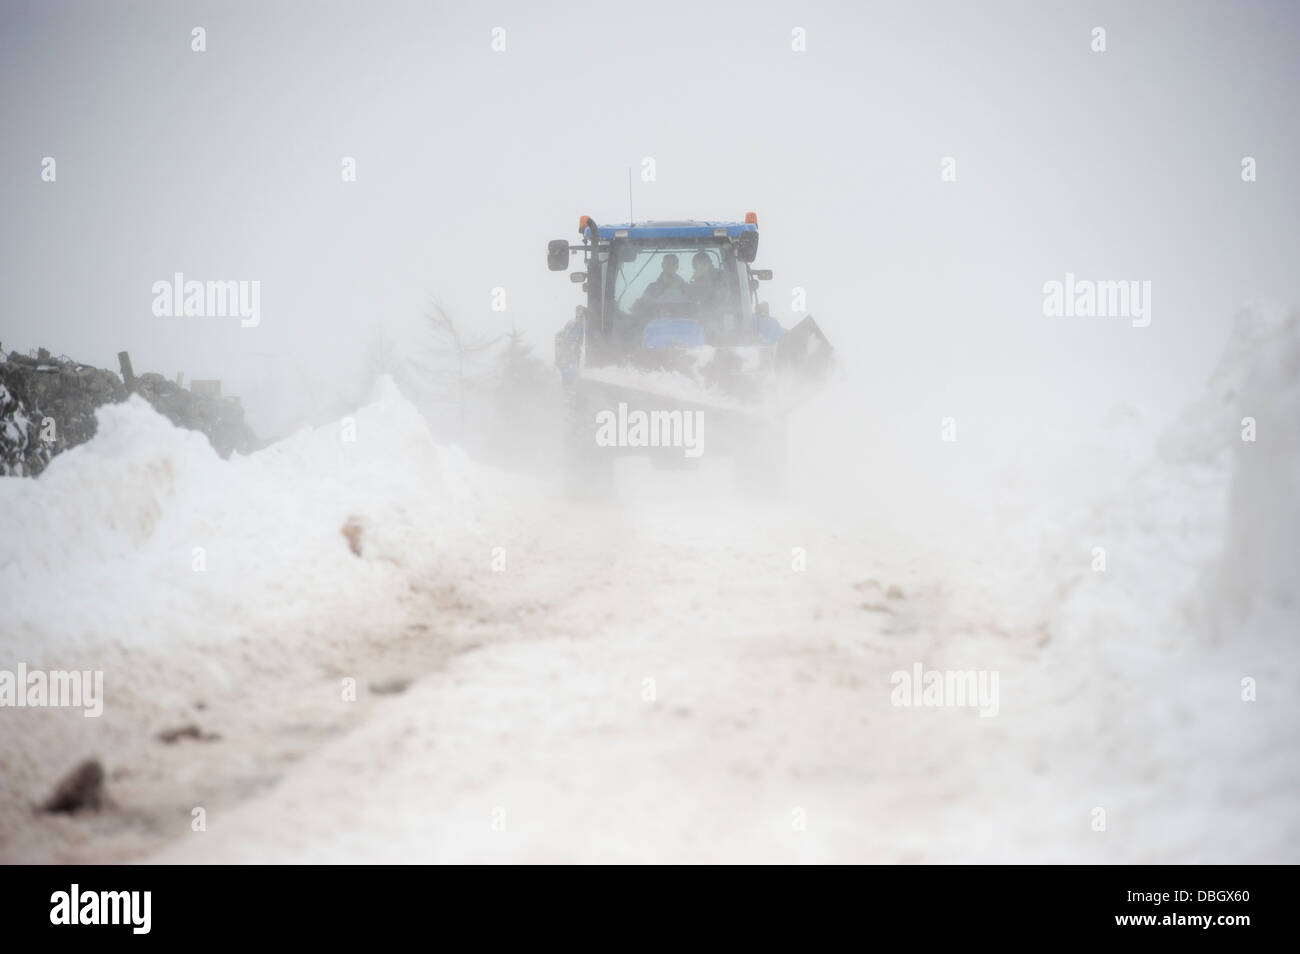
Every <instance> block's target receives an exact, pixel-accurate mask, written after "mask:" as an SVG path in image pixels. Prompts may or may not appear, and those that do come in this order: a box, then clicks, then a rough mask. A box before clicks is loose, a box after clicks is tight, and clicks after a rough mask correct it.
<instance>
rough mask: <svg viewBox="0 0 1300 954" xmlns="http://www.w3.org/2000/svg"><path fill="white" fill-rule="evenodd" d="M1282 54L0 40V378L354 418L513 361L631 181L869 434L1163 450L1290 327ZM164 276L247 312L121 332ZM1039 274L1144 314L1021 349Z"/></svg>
mask: <svg viewBox="0 0 1300 954" xmlns="http://www.w3.org/2000/svg"><path fill="white" fill-rule="evenodd" d="M1297 21H1300V14H1297V12H1296V11H1295V9H1294V7H1293V6H1292V5H1289V4H1286V3H1277V4H1269V3H1254V4H1248V5H1245V6H1241V5H1230V4H1223V3H1155V4H1143V5H1141V6H1140V7H1134V6H1133V5H1130V4H1124V3H1116V4H1093V5H1090V6H1089V7H1087V8H1074V9H1070V10H1066V9H1064V8H1048V7H1046V6H1044V5H1042V4H1037V3H993V4H979V5H974V4H964V3H951V4H936V3H928V4H908V3H895V4H872V5H862V4H854V3H846V4H839V5H819V6H818V7H817V8H816V9H813V10H810V9H808V8H806V7H802V6H791V5H784V4H750V3H746V4H738V3H735V4H727V3H719V4H708V5H704V6H701V5H697V4H687V3H673V2H667V3H659V4H654V5H645V6H640V7H638V6H629V5H613V6H611V5H607V4H566V5H564V6H563V7H560V8H555V7H553V6H544V5H536V4H523V3H519V4H488V5H483V6H481V7H475V8H473V9H468V8H467V7H466V5H463V4H443V3H433V4H430V3H378V4H365V5H361V4H346V3H344V4H340V3H332V4H315V3H276V4H271V5H268V4H260V3H234V4H231V3H220V4H201V3H200V4H194V3H168V4H153V3H134V4H90V3H85V4H72V3H30V4H23V3H19V4H15V3H10V2H7V3H6V4H5V5H4V22H3V39H2V41H0V42H2V43H3V56H2V57H0V64H2V65H0V71H3V82H2V83H0V117H2V119H3V128H4V129H5V135H4V137H3V140H2V141H0V166H2V168H3V176H0V209H2V210H3V217H4V221H5V228H4V232H3V242H4V244H3V246H2V247H0V275H2V276H3V280H4V288H5V291H6V296H7V302H6V309H5V318H4V321H3V325H2V331H3V333H2V334H0V341H2V342H3V346H4V347H5V348H6V349H14V348H17V349H20V350H23V351H26V350H28V349H31V348H35V347H38V346H43V347H47V348H49V349H50V350H51V351H53V352H54V353H56V354H57V353H66V354H68V355H70V356H72V357H74V358H76V359H78V360H81V361H86V362H92V363H96V364H99V365H101V366H106V367H116V358H115V355H116V353H117V352H118V351H120V350H128V351H130V353H131V355H132V358H133V360H134V362H135V366H136V368H137V370H156V371H160V372H161V373H163V374H166V375H167V376H169V377H170V376H174V374H175V373H176V372H177V371H183V372H184V373H185V374H186V376H187V377H188V378H195V377H203V378H219V379H222V380H223V381H224V382H225V389H226V391H227V393H236V394H240V395H241V396H243V397H244V401H245V406H246V407H247V409H248V413H249V416H250V420H251V421H252V422H253V423H254V425H255V426H260V430H261V431H262V432H263V433H264V434H266V435H267V436H275V435H276V434H278V433H282V432H284V431H285V430H287V429H289V428H291V427H292V426H294V425H295V424H296V423H298V422H299V421H301V420H306V419H310V418H311V417H312V416H313V415H314V414H316V415H319V414H320V413H324V412H328V411H336V410H338V408H339V407H340V406H343V405H346V404H347V402H349V401H353V402H354V401H355V400H357V399H358V398H359V397H361V396H362V395H364V393H365V392H366V389H367V388H368V387H369V386H370V384H371V382H372V380H373V377H374V375H375V373H376V371H377V370H378V369H376V368H375V367H373V366H372V361H371V359H370V358H368V357H367V352H368V349H369V348H370V346H371V345H372V343H373V342H374V340H375V338H376V336H377V335H387V336H388V337H389V338H390V339H391V340H394V341H396V342H397V344H398V346H399V347H407V346H410V347H415V342H414V341H413V340H412V339H413V338H414V337H416V336H417V335H418V332H419V329H420V321H421V319H420V315H421V313H422V311H423V310H424V309H425V308H426V307H427V303H428V301H429V300H430V299H436V300H438V301H441V302H442V303H443V304H444V305H445V307H446V308H447V310H448V311H449V312H450V313H451V314H452V315H453V316H454V317H455V318H456V319H457V320H458V321H459V322H460V323H462V325H463V326H464V327H466V328H468V329H471V330H474V331H478V332H481V333H483V334H485V335H495V334H499V333H501V332H503V331H507V330H509V329H510V328H511V327H517V328H520V329H522V330H523V331H524V332H525V333H526V334H527V335H528V337H529V339H530V340H531V341H532V342H533V343H534V344H535V345H536V348H537V352H538V354H539V355H541V356H543V357H545V358H549V353H550V339H551V336H552V335H553V334H554V332H555V331H556V330H557V329H558V327H559V326H560V325H561V324H562V323H563V322H564V321H565V320H567V318H568V317H569V316H570V315H571V314H572V307H573V304H574V303H575V301H576V295H575V292H574V289H573V288H572V286H570V285H569V284H568V283H567V282H566V281H565V280H564V277H563V276H562V275H554V274H551V273H549V272H547V271H546V269H545V267H544V262H543V257H542V256H543V246H544V244H545V242H546V240H548V239H550V238H556V237H568V238H571V239H576V223H577V218H578V216H579V215H580V214H590V215H592V216H594V217H595V218H596V219H597V220H598V221H606V222H608V221H623V220H626V218H627V214H628V176H629V170H630V171H631V175H632V179H633V184H632V203H633V208H634V214H635V216H636V218H637V219H653V218H700V219H708V218H716V219H738V218H741V217H743V215H744V213H745V212H747V211H751V210H752V211H755V212H757V213H758V215H759V221H760V228H761V232H762V243H761V247H760V256H759V262H758V264H759V265H761V266H763V267H770V268H772V269H773V270H774V272H775V279H774V281H773V282H772V283H771V284H770V285H769V286H767V289H766V291H767V293H768V297H769V298H770V300H771V302H772V307H773V313H774V314H775V315H777V316H778V317H780V318H781V319H782V320H784V321H786V322H787V323H789V319H791V318H797V317H798V316H797V315H794V314H792V313H791V310H790V308H791V301H792V299H791V290H792V289H793V288H796V287H798V288H802V289H804V290H805V292H806V302H807V309H808V311H810V312H811V313H813V314H814V315H815V316H816V317H817V319H818V321H819V322H820V323H821V324H822V326H823V327H824V328H825V330H826V332H827V334H828V336H829V337H830V338H831V340H832V341H833V342H834V343H835V344H836V346H837V347H838V348H839V350H840V356H841V359H842V362H843V364H844V366H845V368H846V372H847V374H849V375H850V376H851V377H852V378H853V379H854V380H856V381H858V382H859V383H860V384H861V385H862V386H863V387H867V386H870V387H871V391H870V400H871V401H872V402H873V406H872V408H871V413H872V414H880V415H894V416H903V417H907V416H909V415H911V414H913V413H915V414H916V415H917V420H918V422H919V421H922V420H923V421H924V422H925V426H926V427H930V426H932V425H933V423H934V422H936V421H937V420H938V418H939V417H942V416H945V415H946V414H948V413H952V409H953V408H957V407H961V408H963V409H964V410H965V411H966V413H967V414H968V415H969V414H971V413H980V414H987V415H988V416H989V418H990V422H991V421H992V419H994V418H996V419H997V420H998V421H1000V422H1002V423H1004V424H1006V423H1007V422H1008V421H1010V420H1011V419H1013V418H1017V417H1023V416H1027V415H1039V414H1042V415H1044V416H1045V417H1047V418H1049V419H1054V420H1056V421H1057V422H1058V423H1061V424H1062V425H1063V426H1065V427H1067V428H1074V427H1077V426H1078V425H1077V424H1076V422H1085V421H1094V420H1096V419H1097V418H1098V417H1099V416H1100V415H1102V414H1104V413H1105V412H1106V410H1107V409H1108V408H1110V407H1111V406H1113V405H1115V404H1119V403H1126V404H1130V405H1133V406H1137V407H1141V408H1143V409H1145V408H1148V407H1149V408H1151V409H1152V412H1153V413H1155V414H1156V415H1157V416H1159V415H1160V414H1162V413H1163V414H1168V413H1170V412H1172V410H1174V409H1176V408H1177V407H1179V406H1180V404H1181V403H1182V402H1184V401H1185V400H1186V399H1187V398H1188V397H1189V396H1190V395H1192V394H1194V393H1195V392H1196V390H1197V389H1198V388H1199V387H1200V386H1201V384H1202V383H1203V382H1204V379H1205V377H1206V375H1207V373H1208V372H1209V370H1210V369H1211V367H1212V364H1213V360H1214V358H1215V356H1216V355H1217V353H1218V351H1219V349H1220V348H1221V347H1222V346H1223V343H1224V341H1225V340H1226V335H1227V328H1228V325H1229V322H1230V320H1231V317H1232V315H1233V313H1234V312H1235V311H1236V309H1237V308H1238V307H1239V306H1240V305H1242V304H1243V303H1244V302H1246V301H1248V300H1252V299H1257V298H1265V299H1273V300H1278V301H1283V302H1289V301H1295V300H1297V299H1300V275H1297V273H1296V271H1295V269H1294V242H1293V241H1292V236H1293V233H1292V232H1289V231H1288V230H1289V229H1293V224H1294V221H1295V218H1296V215H1297V213H1298V212H1300V184H1298V182H1297V176H1296V175H1295V171H1296V167H1295V159H1294V157H1295V155H1296V154H1297V147H1298V146H1300V142H1298V141H1297V140H1298V138H1300V132H1298V131H1297V126H1296V124H1295V123H1293V122H1285V121H1281V120H1282V118H1283V117H1285V116H1287V115H1289V114H1290V113H1291V112H1292V110H1293V105H1292V103H1291V97H1292V96H1293V94H1294V90H1295V88H1296V87H1297V85H1300V83H1298V81H1300V75H1298V74H1300V67H1297V65H1296V61H1295V58H1294V55H1293V53H1294V40H1295V36H1296V26H1297ZM1096 26H1102V27H1104V28H1105V30H1106V41H1107V49H1106V51H1105V52H1102V53H1098V52H1093V50H1092V49H1091V42H1092V41H1091V32H1090V31H1091V30H1092V29H1093V28H1094V27H1096ZM194 27H202V28H203V29H204V30H206V47H207V48H206V51H205V52H201V53H200V52H194V51H193V50H192V49H191V30H192V29H193V28H194ZM498 27H500V28H502V29H504V31H505V32H504V34H503V35H501V34H498V35H497V36H498V38H501V37H502V36H503V40H504V46H505V48H504V50H494V49H493V41H494V34H493V30H494V28H498ZM796 28H799V29H802V30H803V31H805V33H804V41H803V42H804V45H805V49H804V50H803V51H800V52H796V51H794V50H793V49H792V45H793V44H794V40H793V33H792V31H794V30H795V29H796ZM498 45H500V42H498ZM46 156H52V157H54V158H55V159H56V161H57V181H55V182H43V181H42V178H41V170H42V166H41V162H42V159H43V157H46ZM1244 156H1252V157H1254V158H1255V159H1256V161H1257V163H1258V179H1257V181H1255V182H1251V183H1244V182H1243V181H1242V178H1241V174H1240V166H1241V160H1242V157H1244ZM344 157H352V158H353V159H355V169H356V181H355V182H344V181H342V175H341V167H342V162H343V158H344ZM647 157H648V158H650V159H651V160H653V176H654V178H653V181H645V180H644V179H643V173H645V171H646V169H647V168H648V167H647V166H646V164H645V163H644V160H645V159H646V158H647ZM944 157H952V158H953V159H955V162H956V165H955V171H956V179H955V181H943V180H942V179H941V175H940V173H941V160H942V159H943V158H944ZM178 271H179V272H182V273H184V274H185V275H186V276H187V278H195V279H199V280H224V279H238V280H259V281H260V282H261V288H262V307H261V321H260V323H259V324H258V325H257V327H255V328H244V327H240V326H239V323H238V322H236V321H232V320H230V319H221V318H193V317H191V318H158V317H155V316H154V315H153V313H152V312H151V307H150V306H151V303H152V300H153V294H152V292H151V290H150V289H151V286H152V284H153V283H154V282H155V281H157V280H160V279H165V280H170V278H171V276H172V275H173V274H174V273H175V272H178ZM1067 272H1071V273H1074V274H1075V275H1077V276H1079V277H1081V278H1094V279H1115V280H1144V281H1150V282H1151V283H1152V287H1153V291H1152V320H1151V324H1150V325H1149V326H1148V327H1145V328H1134V327H1132V326H1131V325H1130V324H1129V323H1128V322H1126V321H1123V320H1081V319H1073V320H1071V319H1049V318H1045V317H1044V315H1043V310H1042V300H1043V291H1042V286H1043V284H1044V283H1045V282H1047V281H1051V280H1061V279H1063V278H1064V276H1065V273H1067ZM495 288H502V289H504V290H505V293H506V297H505V305H506V307H505V310H504V311H494V310H493V308H492V292H493V289H495ZM273 374H274V375H278V376H280V377H281V378H282V379H288V380H293V381H303V380H309V381H312V382H314V383H313V386H312V387H311V389H310V393H311V395H312V396H311V397H310V398H305V397H304V394H305V393H307V392H306V391H304V390H300V389H297V388H293V389H289V388H286V387H284V386H283V385H282V384H280V385H277V384H275V383H273V382H271V381H269V380H268V379H269V377H270V376H271V375H273ZM882 396H885V397H892V400H890V401H889V403H887V404H882V403H881V402H880V398H881V397H882ZM867 399H868V398H865V397H864V400H867ZM303 405H307V406H303ZM315 405H319V406H315Z"/></svg>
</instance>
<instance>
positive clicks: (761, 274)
mask: <svg viewBox="0 0 1300 954" xmlns="http://www.w3.org/2000/svg"><path fill="white" fill-rule="evenodd" d="M752 274H753V276H754V277H755V278H757V279H758V280H759V281H760V282H770V281H771V280H772V269H770V268H756V269H754V271H753V272H752Z"/></svg>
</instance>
